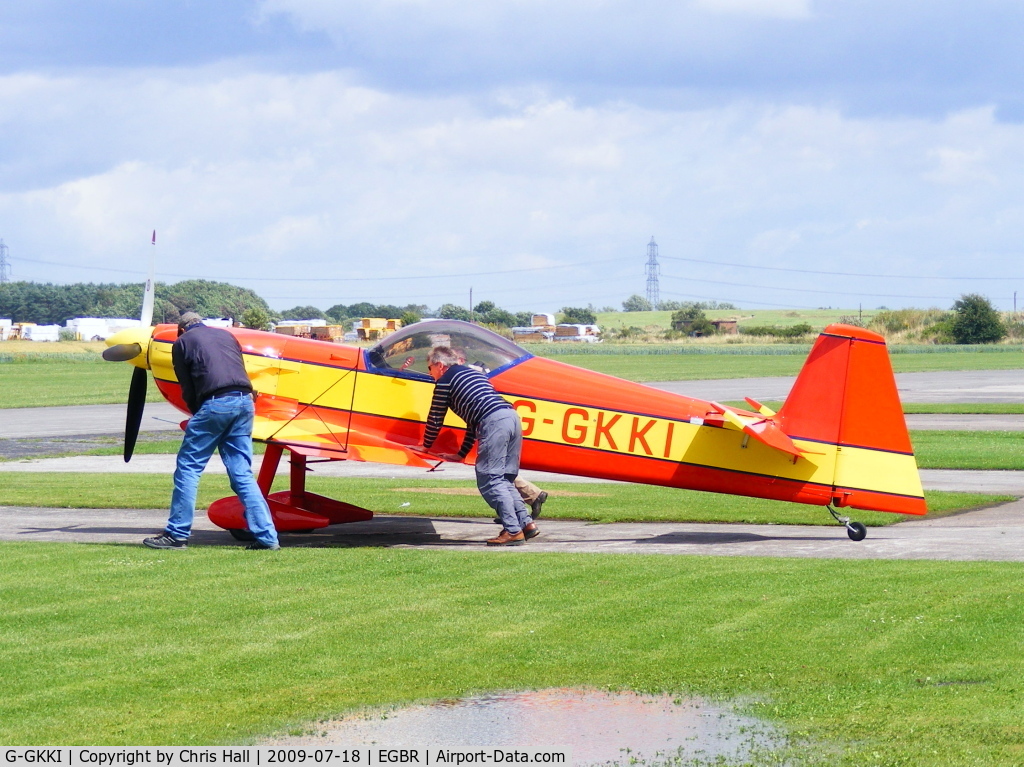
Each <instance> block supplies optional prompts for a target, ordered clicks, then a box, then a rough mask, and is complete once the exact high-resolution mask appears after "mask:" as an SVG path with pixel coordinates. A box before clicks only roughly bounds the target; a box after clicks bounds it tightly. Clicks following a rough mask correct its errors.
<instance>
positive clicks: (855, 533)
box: [825, 504, 868, 541]
mask: <svg viewBox="0 0 1024 767" xmlns="http://www.w3.org/2000/svg"><path fill="white" fill-rule="evenodd" d="M825 508H826V509H828V513H829V514H831V515H832V517H833V518H834V519H835V521H836V522H838V523H839V524H841V525H843V526H844V527H845V528H846V534H847V535H848V536H850V540H851V541H863V540H864V539H865V538H866V537H867V535H868V529H867V528H866V527H864V525H862V524H861V523H860V522H851V521H850V518H849V517H842V516H840V515H839V514H837V513H836V510H835V509H833V508H832V505H831V504H829V505H828V506H826V507H825Z"/></svg>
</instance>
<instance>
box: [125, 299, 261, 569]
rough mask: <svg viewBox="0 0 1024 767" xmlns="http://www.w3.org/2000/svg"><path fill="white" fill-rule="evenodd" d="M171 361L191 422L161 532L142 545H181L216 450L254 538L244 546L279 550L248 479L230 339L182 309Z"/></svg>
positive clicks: (244, 398) (238, 367)
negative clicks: (200, 482) (201, 485)
mask: <svg viewBox="0 0 1024 767" xmlns="http://www.w3.org/2000/svg"><path fill="white" fill-rule="evenodd" d="M171 361H172V362H173V364H174V373H175V375H176V376H177V377H178V383H179V384H181V395H182V398H183V399H184V400H185V404H186V405H187V406H188V409H189V411H190V412H191V413H192V418H190V419H189V421H188V426H187V427H186V428H185V437H184V438H183V439H182V441H181V448H179V450H178V462H177V468H176V469H175V471H174V491H173V492H172V494H171V511H170V517H169V519H168V520H167V527H166V529H165V530H164V532H163V533H162V534H160V535H158V536H155V537H153V538H146V539H145V540H144V541H143V543H144V544H145V545H146V546H148V547H150V548H151V549H184V548H186V545H187V541H188V537H189V535H190V534H191V532H192V519H193V517H194V516H195V511H196V492H197V491H198V489H199V477H200V475H202V473H203V469H205V468H206V464H207V463H208V462H209V460H210V457H211V456H212V455H213V451H214V449H217V450H218V451H219V452H220V457H221V460H222V461H223V462H224V467H225V468H226V469H227V471H228V477H229V478H230V480H231V489H232V490H234V491H235V494H236V495H237V496H238V497H239V499H240V500H241V501H242V505H243V506H244V507H245V520H246V523H247V524H248V526H249V531H250V532H251V533H252V534H253V536H254V537H255V539H256V540H255V542H253V543H251V544H249V546H248V547H247V548H249V549H279V548H281V547H280V545H279V544H278V541H277V530H275V529H274V521H273V519H272V518H271V516H270V508H269V507H268V506H267V501H266V499H265V498H264V497H263V493H262V492H260V489H259V486H258V485H257V484H256V480H255V478H254V477H253V475H252V422H253V416H254V408H253V400H252V384H250V383H249V376H248V375H247V374H246V372H245V363H244V362H243V361H242V348H241V347H240V346H239V345H238V341H236V340H235V337H234V336H233V335H231V334H230V333H229V332H227V331H226V330H222V329H220V328H210V327H207V326H206V325H204V324H203V323H202V321H201V319H200V317H199V315H198V314H196V313H195V312H185V314H183V315H182V316H181V320H180V321H179V322H178V340H177V341H175V342H174V346H173V347H171Z"/></svg>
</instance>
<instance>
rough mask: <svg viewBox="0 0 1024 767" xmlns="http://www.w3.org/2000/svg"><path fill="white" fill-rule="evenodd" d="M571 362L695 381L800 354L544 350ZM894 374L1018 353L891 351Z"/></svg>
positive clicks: (780, 370)
mask: <svg viewBox="0 0 1024 767" xmlns="http://www.w3.org/2000/svg"><path fill="white" fill-rule="evenodd" d="M545 356H550V357H551V358H552V359H558V360H560V361H563V362H567V363H569V364H571V365H576V366H577V367H582V368H586V369H588V370H595V371H597V372H599V373H606V374H608V375H613V376H616V377H618V378H625V379H627V380H630V381H637V382H639V383H649V382H651V381H697V380H706V379H717V378H763V377H774V376H795V375H796V374H797V373H799V372H800V368H801V366H802V365H803V363H804V360H805V355H802V354H800V355H781V354H772V355H743V354H735V355H734V354H722V355H715V354H683V355H670V354H651V355H638V354H623V355H616V354H566V355H558V354H556V353H554V352H551V353H546V354H545ZM890 359H891V360H892V365H893V369H894V370H895V371H896V372H897V373H927V372H942V371H954V370H1020V369H1024V352H1021V351H1012V352H1003V353H1000V354H971V353H964V352H946V353H941V352H937V353H931V354H893V355H891V357H890Z"/></svg>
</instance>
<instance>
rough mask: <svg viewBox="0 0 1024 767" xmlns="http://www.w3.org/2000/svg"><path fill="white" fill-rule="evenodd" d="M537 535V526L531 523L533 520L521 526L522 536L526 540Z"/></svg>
mask: <svg viewBox="0 0 1024 767" xmlns="http://www.w3.org/2000/svg"><path fill="white" fill-rule="evenodd" d="M538 535H540V530H539V529H538V528H537V526H536V525H535V524H533V522H531V523H530V524H528V525H527V526H526V527H524V528H523V538H525V539H526V540H530V539H531V538H536V537H537V536H538Z"/></svg>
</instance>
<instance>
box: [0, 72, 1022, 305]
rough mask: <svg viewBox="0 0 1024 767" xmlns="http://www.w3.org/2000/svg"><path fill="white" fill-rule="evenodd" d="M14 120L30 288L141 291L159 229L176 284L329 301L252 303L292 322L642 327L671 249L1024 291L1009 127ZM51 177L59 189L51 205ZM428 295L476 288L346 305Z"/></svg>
mask: <svg viewBox="0 0 1024 767" xmlns="http://www.w3.org/2000/svg"><path fill="white" fill-rule="evenodd" d="M56 105H59V107H58V106H56ZM0 114H2V115H4V116H5V118H4V119H3V122H0V140H2V141H3V143H4V145H5V146H16V147H17V152H16V157H15V156H14V155H9V157H8V159H5V160H4V161H3V162H2V163H0V180H2V184H0V221H3V222H4V231H3V232H0V234H2V235H3V236H4V239H5V242H6V243H7V244H8V245H9V246H10V247H11V257H12V261H13V262H14V264H15V267H16V272H15V277H22V278H26V277H28V278H34V279H43V280H45V279H54V278H55V275H54V270H53V269H52V268H50V267H44V266H40V267H38V268H36V271H34V272H33V271H31V270H32V269H33V267H32V266H31V265H30V262H28V261H21V262H19V260H18V259H19V257H20V258H23V259H32V258H35V259H41V260H59V261H67V262H70V261H72V260H73V261H75V262H76V263H81V264H83V265H88V266H101V267H107V268H140V267H139V257H140V255H146V254H147V253H148V251H147V248H146V245H147V243H148V236H149V231H150V230H151V229H153V228H156V229H158V230H160V239H159V246H158V252H159V253H160V254H161V268H162V270H163V271H164V272H166V273H184V274H191V275H196V276H205V277H209V278H230V279H233V280H235V281H237V282H240V283H242V284H246V280H253V279H254V278H270V277H274V276H275V275H276V276H279V277H285V278H287V279H294V278H302V277H305V278H308V282H305V283H294V284H293V283H281V284H277V285H275V284H274V283H266V282H259V283H248V284H250V286H252V287H256V288H257V290H259V291H260V292H261V293H262V294H264V295H268V296H270V297H272V298H273V299H274V300H273V301H272V303H273V304H275V305H276V306H278V307H283V306H286V305H294V304H297V303H302V304H306V303H314V304H320V305H322V306H325V307H326V306H330V305H331V304H333V303H337V302H339V301H341V302H345V303H352V302H355V301H357V300H372V301H392V302H393V301H398V300H399V299H404V300H402V301H401V302H402V303H404V302H405V300H408V301H422V302H423V303H428V304H432V305H437V304H440V303H443V302H444V301H447V300H462V299H463V296H464V294H466V292H467V290H468V287H469V286H470V285H473V286H474V289H475V293H474V295H475V296H477V297H479V298H480V299H490V300H494V301H496V302H497V303H499V304H500V305H503V306H507V307H509V308H514V309H537V310H541V309H547V310H551V309H557V308H558V307H559V306H562V305H580V304H582V305H585V304H586V303H588V302H590V301H593V302H594V303H595V304H598V305H603V304H607V303H611V304H617V303H618V302H619V301H621V300H622V299H623V298H625V297H626V296H628V295H629V294H631V293H637V292H641V293H642V292H643V287H644V275H643V260H644V256H645V249H644V248H645V245H646V243H647V240H648V238H649V237H650V236H651V235H652V234H653V235H655V237H656V239H657V240H658V242H659V243H660V245H661V252H662V254H663V256H679V257H687V258H695V259H700V260H706V261H713V262H714V261H717V262H728V263H745V264H748V265H749V266H751V267H753V266H766V265H775V266H788V267H796V268H805V269H825V270H833V271H860V272H871V273H886V272H887V273H894V272H896V273H902V272H904V271H907V270H910V271H913V270H919V271H920V272H921V273H922V274H923V275H924V274H934V273H946V274H962V273H963V272H964V269H965V267H964V264H965V258H966V256H967V254H970V253H989V254H1000V255H998V258H1001V259H1004V260H1005V264H1004V267H1003V272H1004V273H1016V269H1017V266H1016V265H1017V263H1018V262H1019V258H1018V257H1017V243H1018V241H1019V227H1020V225H1021V224H1022V223H1024V191H1022V190H1024V163H1022V162H1021V160H1022V158H1024V127H1022V126H1016V125H1007V124H1003V123H999V122H998V121H996V120H995V119H994V118H993V116H992V111H991V109H988V110H971V111H966V112H962V113H956V114H953V115H951V116H949V117H948V118H946V119H942V120H924V119H889V120H879V119H867V118H860V119H855V118H851V117H849V116H845V115H844V114H843V113H842V112H841V111H840V110H839V109H836V108H820V107H809V106H776V105H771V104H764V103H757V102H749V103H734V104H732V105H729V106H724V107H717V108H704V109H686V108H675V109H669V108H661V109H651V108H643V107H640V106H637V105H635V104H629V103H625V102H608V103H602V104H596V105H595V104H586V105H584V104H577V103H575V102H573V101H571V100H567V99H564V98H552V97H547V96H545V95H544V94H543V93H542V92H538V91H534V92H533V93H532V95H531V94H525V92H519V93H517V94H515V96H510V94H509V93H507V92H500V93H494V94H486V95H484V96H482V97H469V96H429V95H410V94H400V93H394V92H387V91H384V90H381V89H374V88H369V87H366V86H363V85H359V84H358V83H356V82H355V81H354V80H353V78H351V77H350V76H347V75H344V74H339V73H316V74H309V75H288V76H285V75H275V74H260V73H252V72H248V73H247V72H237V71H234V70H233V69H221V68H210V69H203V70H188V71H175V70H169V71H148V72H144V73H133V74H129V75H124V76H120V75H114V74H110V73H106V74H96V75H89V76H86V75H80V76H77V77H53V78H48V77H42V76H33V77H24V76H17V77H10V78H0ZM68 126H74V130H73V131H69V130H68ZM38 167H45V168H46V174H45V178H47V179H48V180H47V181H45V182H42V181H37V183H35V184H26V183H25V179H26V178H35V179H37V180H38V179H40V178H43V174H39V173H36V174H31V173H28V174H26V172H25V169H26V168H28V169H32V168H38ZM965 185H966V189H967V190H968V191H969V192H970V193H969V194H967V195H965ZM993 258H996V256H993ZM579 263H583V264H584V266H577V267H572V268H566V269H564V270H562V271H557V272H550V273H548V272H534V273H531V272H524V273H521V274H515V275H502V276H494V277H489V278H488V277H463V276H459V275H464V274H467V273H476V272H487V271H500V270H508V269H527V268H533V267H537V266H549V265H558V264H579ZM990 263H996V262H990ZM663 269H664V272H665V275H666V276H665V279H664V280H663V283H662V293H663V296H664V297H666V298H669V297H676V296H675V295H672V293H676V294H678V295H679V296H680V297H692V296H705V297H714V298H718V299H720V300H733V301H735V302H737V303H743V301H744V300H745V299H746V300H749V301H760V302H769V303H771V302H777V303H780V304H787V303H788V304H792V305H797V306H799V305H805V304H806V305H811V306H817V305H837V304H838V303H841V300H844V297H845V300H853V299H852V298H851V296H853V295H855V294H865V295H866V296H870V295H874V294H879V293H901V294H910V295H915V294H916V295H932V294H934V293H935V291H937V290H942V291H947V292H949V291H952V295H953V296H955V295H957V294H958V293H959V292H963V291H959V290H956V289H954V288H953V287H951V286H949V285H939V286H936V285H932V286H931V287H927V288H926V287H922V285H921V284H916V285H915V284H913V283H900V284H897V285H890V284H885V282H884V281H877V280H876V281H861V282H858V281H856V280H831V281H830V280H827V279H825V278H813V277H806V278H803V277H798V276H796V275H777V274H776V275H773V274H766V273H764V272H757V271H753V270H750V269H747V270H744V269H732V268H729V267H724V266H723V267H717V268H716V267H713V266H704V265H699V264H689V263H684V262H675V261H672V260H671V259H668V258H666V259H665V260H664V261H663ZM410 274H412V275H427V274H436V275H450V276H449V277H448V278H446V279H445V280H420V281H417V282H403V281H394V280H391V281H380V282H346V280H351V279H352V278H383V277H389V278H393V277H402V276H403V275H410ZM60 278H61V279H62V280H67V281H74V280H79V279H94V280H100V279H119V278H118V277H116V276H112V275H110V274H107V273H99V272H89V271H80V272H79V271H72V270H67V271H64V272H62V273H61V274H60ZM121 279H124V278H121ZM329 280H338V282H329ZM698 280H724V281H728V282H731V283H733V285H735V286H736V287H727V286H726V287H723V286H714V285H708V284H706V283H700V282H698ZM744 284H757V285H761V286H762V287H760V288H750V289H747V288H743V287H740V286H741V285H744ZM880 286H881V287H880ZM773 287H780V288H781V287H806V288H807V289H808V290H812V289H814V290H820V291H821V293H820V294H813V293H809V294H806V295H801V294H793V293H784V292H778V291H777V292H774V293H773V292H772V288H773ZM1004 288H1005V285H1003V284H998V283H997V284H994V285H993V287H992V289H993V290H995V289H1004ZM978 289H982V290H984V289H986V288H984V286H978ZM922 291H925V292H922ZM993 297H996V296H993ZM863 302H864V304H865V306H867V305H873V304H874V303H886V304H888V305H890V306H892V305H899V304H900V303H901V302H900V301H899V300H891V299H887V300H882V299H878V300H877V301H876V300H874V299H871V298H867V297H864V298H863ZM903 303H909V304H914V303H917V304H921V303H931V302H930V301H914V300H910V299H908V300H907V301H904V302H903ZM939 303H941V302H939ZM947 303H948V302H947Z"/></svg>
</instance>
